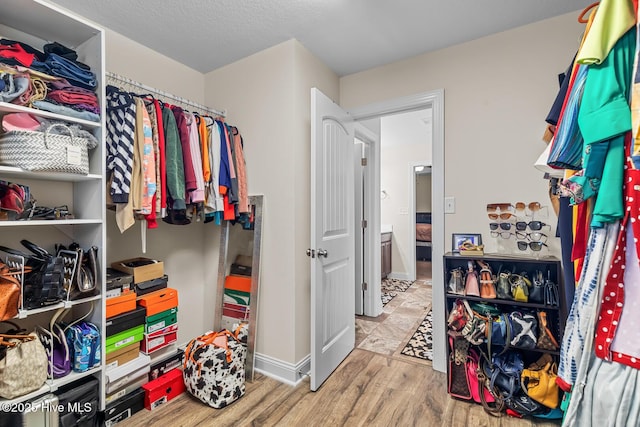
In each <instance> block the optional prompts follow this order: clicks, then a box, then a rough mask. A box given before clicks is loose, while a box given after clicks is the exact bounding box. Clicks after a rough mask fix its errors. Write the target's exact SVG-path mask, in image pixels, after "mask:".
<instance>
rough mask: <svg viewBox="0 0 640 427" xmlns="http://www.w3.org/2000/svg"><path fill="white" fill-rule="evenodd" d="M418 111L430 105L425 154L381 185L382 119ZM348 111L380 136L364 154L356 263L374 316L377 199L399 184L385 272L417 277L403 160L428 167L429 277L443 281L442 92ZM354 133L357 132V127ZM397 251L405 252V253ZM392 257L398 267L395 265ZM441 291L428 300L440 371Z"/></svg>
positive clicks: (378, 307) (377, 307)
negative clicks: (361, 233)
mask: <svg viewBox="0 0 640 427" xmlns="http://www.w3.org/2000/svg"><path fill="white" fill-rule="evenodd" d="M419 110H429V111H430V112H431V117H430V119H431V120H430V123H429V124H430V129H429V130H428V131H426V132H425V134H427V135H428V136H430V137H431V149H430V150H426V149H425V151H426V152H425V153H424V154H423V156H424V157H413V159H412V160H411V161H409V162H407V161H406V160H405V162H404V171H403V172H402V173H401V174H400V176H401V180H402V183H401V184H400V185H401V186H398V187H396V186H395V185H392V186H391V187H389V188H383V187H382V184H381V181H382V179H381V175H382V166H381V162H382V159H383V158H384V154H383V153H382V151H383V150H382V145H383V142H382V139H383V138H384V137H383V132H382V128H383V124H382V123H383V122H384V121H387V120H391V121H393V120H394V118H396V119H399V118H400V116H402V115H403V114H404V113H416V112H417V111H419ZM349 113H350V115H351V117H353V118H354V120H356V123H357V124H361V125H362V126H363V127H364V128H366V129H368V130H370V131H371V132H372V134H373V135H375V136H379V139H378V140H377V141H376V137H375V136H374V137H373V139H372V140H371V141H372V142H371V144H370V152H369V157H368V158H367V160H366V162H367V165H368V166H370V167H371V170H372V171H374V172H373V173H371V174H370V176H369V177H368V178H364V179H363V180H362V181H363V185H364V187H365V188H364V190H363V191H364V194H366V196H365V197H367V198H368V200H369V203H364V204H363V215H364V216H363V218H364V219H366V222H367V227H368V229H369V231H370V233H369V234H368V236H369V239H368V240H366V239H367V234H366V233H365V237H364V238H365V242H364V243H363V245H364V246H366V247H367V248H370V250H369V253H368V254H367V253H365V254H363V260H362V262H363V263H364V264H361V266H363V272H364V273H363V275H366V274H367V273H368V277H369V278H371V279H373V280H371V281H370V282H369V283H368V286H367V287H366V289H365V290H364V291H363V292H362V294H363V298H364V301H363V313H364V315H365V316H368V317H378V316H379V315H380V314H381V313H382V303H381V292H380V283H381V280H380V277H381V271H380V269H381V250H380V249H381V231H382V228H383V224H384V222H383V221H382V217H383V213H382V202H383V201H389V202H392V201H393V200H394V195H397V193H396V192H397V191H398V190H399V189H400V190H401V191H404V192H405V197H406V198H407V199H409V200H408V201H405V203H404V205H403V206H398V205H396V206H395V207H393V204H392V203H391V206H392V209H391V210H392V213H393V214H394V215H395V216H396V217H400V218H402V219H403V220H402V221H399V222H398V226H397V227H396V228H395V229H393V230H392V231H393V232H394V233H395V232H397V233H395V234H400V235H401V234H402V232H401V231H402V230H403V231H404V237H400V239H401V240H402V242H399V243H398V245H395V246H397V249H398V252H396V251H395V250H394V249H395V248H393V246H394V244H395V243H396V241H395V240H393V241H392V250H393V252H392V269H391V270H392V271H391V273H390V274H391V277H397V278H406V279H411V280H415V279H416V261H417V259H416V240H415V239H416V237H415V224H416V211H415V203H416V194H415V191H416V181H415V180H416V177H415V173H414V172H413V170H411V173H410V174H409V173H407V171H408V168H407V165H408V163H409V165H410V166H411V167H413V166H416V165H424V166H431V178H432V183H431V200H432V203H431V224H432V233H431V234H432V235H431V239H432V241H431V256H432V261H431V270H432V274H431V276H432V281H433V283H443V280H444V279H443V271H442V255H443V254H444V92H443V91H442V90H437V91H433V92H427V93H423V94H418V95H413V96H408V97H403V98H398V99H394V100H389V101H383V102H380V103H376V104H371V105H368V106H366V107H361V108H357V109H353V110H350V111H349ZM416 114H417V113H416ZM424 124H425V123H424V122H423V125H424ZM357 134H358V131H357V130H356V135H357ZM401 151H402V148H396V149H395V150H392V151H391V153H392V154H391V155H393V153H396V154H397V153H398V152H401ZM416 161H417V162H416ZM385 225H386V224H385ZM395 237H399V236H395ZM396 240H397V239H396ZM401 251H404V253H403V252H401ZM394 256H395V258H394ZM396 259H397V260H398V262H399V263H400V264H399V265H402V267H396V266H395V262H396ZM407 264H408V265H407ZM356 268H358V267H356ZM443 290H444V288H443V287H442V286H434V288H433V305H432V310H433V318H434V325H433V350H434V354H433V366H434V369H436V370H439V371H444V370H445V367H446V363H445V362H446V360H445V358H446V356H445V353H446V352H445V350H446V347H445V334H444V332H445V329H444V325H443V324H441V322H439V321H438V319H443V318H444V303H443V301H444V294H443Z"/></svg>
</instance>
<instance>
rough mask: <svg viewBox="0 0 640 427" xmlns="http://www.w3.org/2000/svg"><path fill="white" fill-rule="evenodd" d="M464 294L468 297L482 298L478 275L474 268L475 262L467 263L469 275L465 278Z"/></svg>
mask: <svg viewBox="0 0 640 427" xmlns="http://www.w3.org/2000/svg"><path fill="white" fill-rule="evenodd" d="M464 281H465V283H464V294H465V295H467V296H474V297H479V296H480V285H479V284H478V273H477V272H476V270H475V268H474V267H473V261H469V262H468V263H467V274H466V275H465V278H464Z"/></svg>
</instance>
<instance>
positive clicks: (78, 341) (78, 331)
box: [65, 321, 101, 372]
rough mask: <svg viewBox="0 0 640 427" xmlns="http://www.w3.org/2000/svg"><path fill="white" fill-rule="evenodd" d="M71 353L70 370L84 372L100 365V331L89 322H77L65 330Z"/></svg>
mask: <svg viewBox="0 0 640 427" xmlns="http://www.w3.org/2000/svg"><path fill="white" fill-rule="evenodd" d="M65 335H66V336H67V340H68V341H69V346H70V349H71V351H72V369H73V371H74V372H85V371H88V370H89V369H92V368H94V367H95V366H98V365H100V352H101V350H100V330H99V329H98V327H97V326H96V325H94V324H93V323H90V322H84V321H82V322H79V323H76V324H74V325H72V326H68V327H67V328H65Z"/></svg>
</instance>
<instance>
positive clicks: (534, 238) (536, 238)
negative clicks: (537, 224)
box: [516, 231, 547, 242]
mask: <svg viewBox="0 0 640 427" xmlns="http://www.w3.org/2000/svg"><path fill="white" fill-rule="evenodd" d="M516 237H517V238H518V239H528V240H529V241H530V242H546V241H547V235H546V234H544V233H539V232H533V233H523V232H521V231H516Z"/></svg>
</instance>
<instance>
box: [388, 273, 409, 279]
mask: <svg viewBox="0 0 640 427" xmlns="http://www.w3.org/2000/svg"><path fill="white" fill-rule="evenodd" d="M387 277H389V278H390V279H397V280H411V278H410V277H409V273H394V272H391V273H389V276H387Z"/></svg>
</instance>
